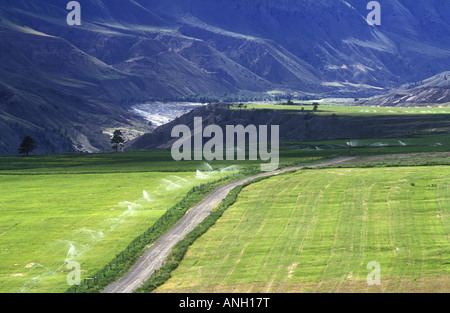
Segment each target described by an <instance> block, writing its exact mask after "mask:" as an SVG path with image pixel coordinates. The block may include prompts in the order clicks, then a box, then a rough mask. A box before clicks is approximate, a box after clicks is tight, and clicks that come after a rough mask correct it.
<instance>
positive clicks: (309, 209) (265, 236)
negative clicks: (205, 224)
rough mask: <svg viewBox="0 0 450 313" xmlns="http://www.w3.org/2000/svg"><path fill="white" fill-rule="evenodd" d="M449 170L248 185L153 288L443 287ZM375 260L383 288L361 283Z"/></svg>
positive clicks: (354, 172) (449, 273)
mask: <svg viewBox="0 0 450 313" xmlns="http://www.w3.org/2000/svg"><path fill="white" fill-rule="evenodd" d="M449 174H450V168H449V167H448V166H433V167H395V168H376V169H372V168H369V169H366V168H343V169H338V168H336V169H321V170H306V171H300V172H297V173H294V174H288V175H283V176H278V177H274V178H270V179H266V180H263V181H261V182H258V183H256V184H253V185H250V186H248V187H246V188H245V189H244V190H243V191H242V192H241V194H240V195H239V197H238V200H237V202H236V203H235V204H234V205H232V206H231V207H230V208H228V210H227V211H226V212H225V213H224V214H223V216H222V217H221V218H220V219H219V221H218V222H217V223H216V224H215V225H214V226H212V227H211V229H210V230H209V231H208V232H207V233H206V234H205V235H203V236H202V237H200V238H199V239H197V241H196V242H195V243H194V244H193V245H192V246H191V248H190V249H189V250H188V252H187V254H186V256H185V257H184V259H183V261H182V262H181V263H180V265H179V267H178V268H177V269H176V270H175V271H174V272H173V273H172V278H171V279H169V280H168V282H167V283H165V284H164V285H162V286H161V287H159V288H158V289H157V290H156V292H449V291H450V289H449V286H450V284H449V283H450V266H449V264H450V245H449V240H450V223H449V208H450V197H449V194H450V193H449V192H450V175H449ZM268 191H270V193H268ZM372 261H376V262H378V263H380V265H381V286H368V284H367V281H366V279H367V275H368V274H369V272H370V270H367V264H368V263H369V262H372Z"/></svg>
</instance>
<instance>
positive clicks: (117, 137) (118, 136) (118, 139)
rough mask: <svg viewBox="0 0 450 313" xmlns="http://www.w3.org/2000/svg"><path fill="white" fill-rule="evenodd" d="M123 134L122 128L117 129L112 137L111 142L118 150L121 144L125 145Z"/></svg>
mask: <svg viewBox="0 0 450 313" xmlns="http://www.w3.org/2000/svg"><path fill="white" fill-rule="evenodd" d="M122 136H123V134H122V132H121V131H120V130H115V131H114V134H113V137H112V138H111V143H112V144H113V146H112V148H113V149H114V150H115V151H116V152H117V151H118V150H119V146H120V145H123V143H124V142H125V139H123V137H122Z"/></svg>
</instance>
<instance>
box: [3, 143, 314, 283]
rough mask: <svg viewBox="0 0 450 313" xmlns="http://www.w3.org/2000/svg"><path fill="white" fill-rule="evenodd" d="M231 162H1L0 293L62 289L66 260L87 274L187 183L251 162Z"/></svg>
mask: <svg viewBox="0 0 450 313" xmlns="http://www.w3.org/2000/svg"><path fill="white" fill-rule="evenodd" d="M321 158H322V157H321V156H317V157H314V156H313V155H312V154H310V153H307V154H303V155H302V156H298V155H290V154H288V155H287V156H286V157H284V158H283V161H284V162H288V163H289V162H291V163H298V162H299V163H310V162H313V163H314V162H315V161H318V160H320V159H321ZM234 164H235V163H234V162H211V165H208V164H205V163H203V162H198V161H196V162H194V161H192V162H175V161H173V160H172V159H171V157H170V152H168V151H153V152H132V153H118V154H92V155H91V154H67V155H52V156H32V157H29V158H24V157H13V156H11V157H1V158H0V188H1V190H2V193H1V195H0V216H1V218H0V292H64V291H65V290H67V288H68V285H67V283H66V276H67V274H68V270H67V269H66V266H65V264H66V261H77V262H79V263H80V264H81V270H82V277H83V278H86V277H90V276H91V275H92V274H93V273H95V272H96V271H97V270H98V269H100V268H102V267H104V266H105V265H107V264H108V263H109V262H110V261H111V260H113V259H114V258H115V256H116V255H117V254H118V253H120V252H121V251H123V250H124V249H125V248H126V247H127V246H128V244H129V243H130V242H131V241H132V240H133V239H135V238H136V237H137V236H139V235H141V234H142V233H143V232H144V231H146V230H147V229H148V228H149V227H150V226H152V225H153V224H154V223H155V222H156V221H157V220H158V219H159V218H160V217H161V216H162V215H163V214H164V213H165V212H166V211H167V210H168V209H169V208H171V207H172V206H173V205H175V204H177V203H178V202H179V201H180V200H181V199H182V198H183V197H184V196H185V195H186V194H187V193H188V191H190V190H191V189H192V187H193V186H198V185H200V184H204V183H206V182H209V181H214V180H217V179H219V178H221V177H225V176H230V175H232V174H233V173H236V172H237V170H240V169H241V170H242V169H244V168H245V167H251V166H257V165H258V163H257V162H241V163H240V165H239V162H238V163H237V165H238V166H237V167H231V168H230V167H229V166H232V165H234ZM227 167H228V169H226V168H227ZM211 169H212V170H211ZM224 169H225V171H222V170H224Z"/></svg>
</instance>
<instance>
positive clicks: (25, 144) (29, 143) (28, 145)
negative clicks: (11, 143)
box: [19, 136, 37, 157]
mask: <svg viewBox="0 0 450 313" xmlns="http://www.w3.org/2000/svg"><path fill="white" fill-rule="evenodd" d="M36 148H37V146H36V142H35V141H34V140H33V138H31V137H30V136H26V137H25V138H23V141H22V143H21V144H20V147H19V153H20V154H25V156H27V157H28V155H29V154H30V152H33V150H34V149H36Z"/></svg>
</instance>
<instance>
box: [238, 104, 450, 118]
mask: <svg viewBox="0 0 450 313" xmlns="http://www.w3.org/2000/svg"><path fill="white" fill-rule="evenodd" d="M245 108H246V109H247V110H251V109H255V110H294V111H301V110H302V108H304V110H305V111H306V112H310V111H312V110H313V108H314V107H313V106H312V102H309V103H296V104H295V105H278V104H274V105H272V104H245ZM232 109H234V110H238V109H239V107H238V105H234V106H233V107H232ZM316 114H321V115H330V114H337V115H346V116H349V115H350V116H360V117H361V116H377V115H393V116H396V115H422V114H425V115H429V114H450V106H449V105H448V104H447V105H446V106H435V105H434V106H430V107H366V106H344V105H336V104H332V103H325V104H320V103H319V106H318V111H317V113H316Z"/></svg>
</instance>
